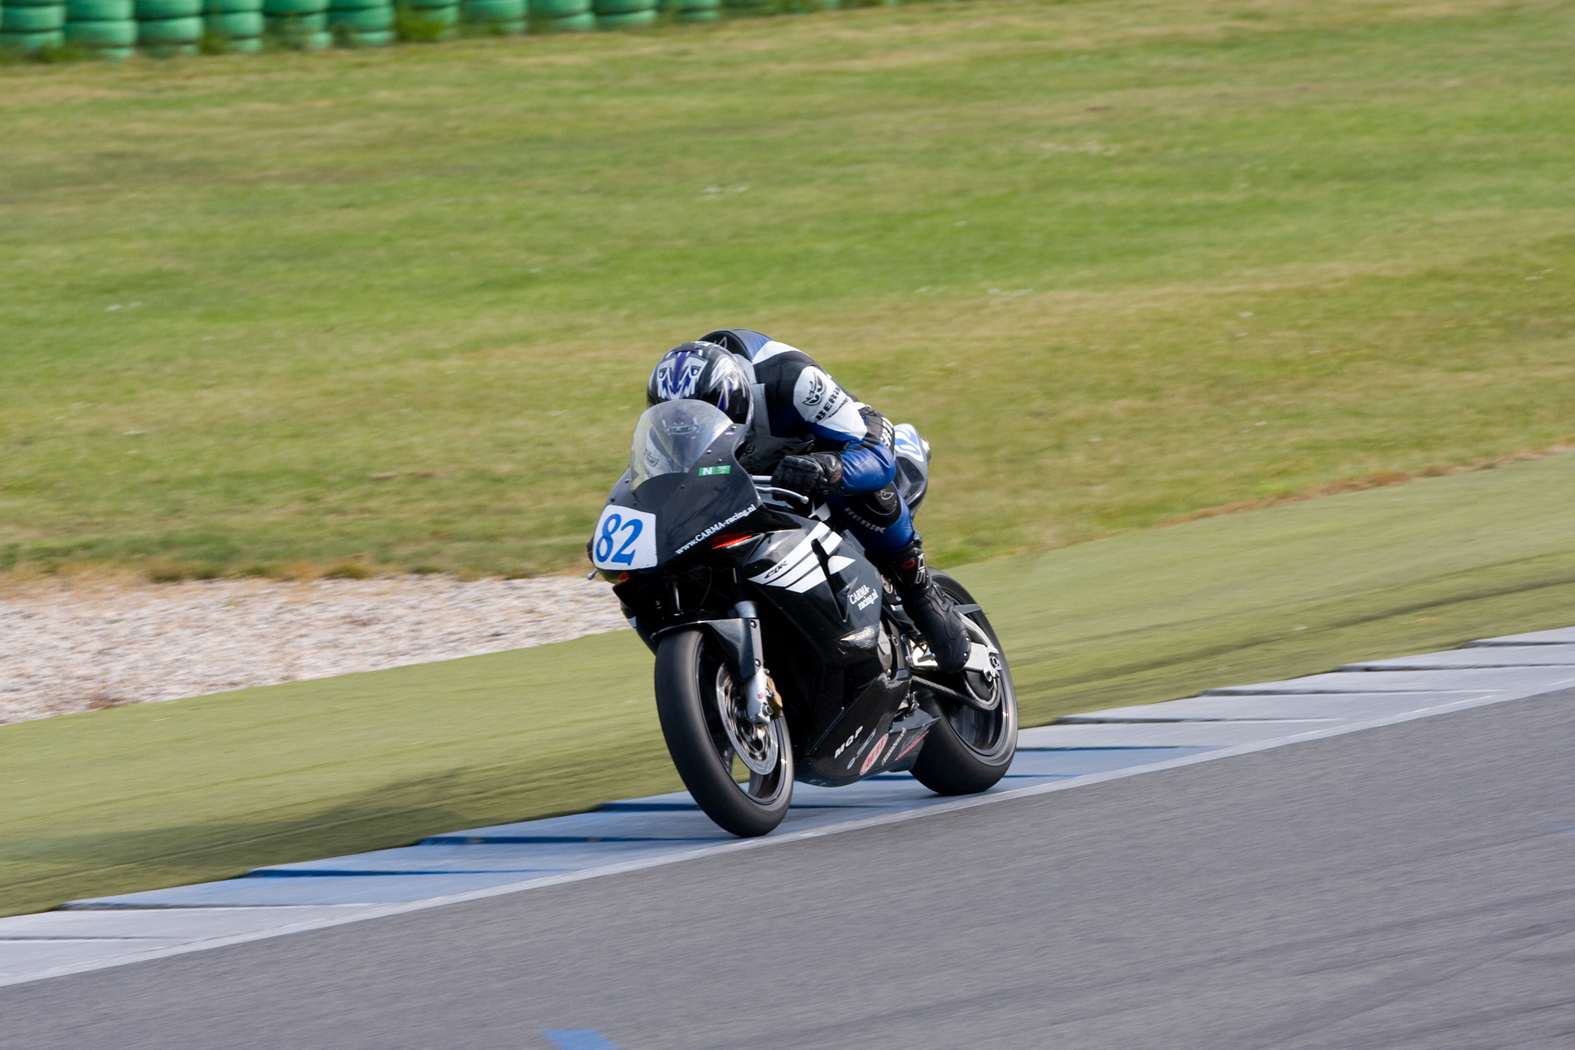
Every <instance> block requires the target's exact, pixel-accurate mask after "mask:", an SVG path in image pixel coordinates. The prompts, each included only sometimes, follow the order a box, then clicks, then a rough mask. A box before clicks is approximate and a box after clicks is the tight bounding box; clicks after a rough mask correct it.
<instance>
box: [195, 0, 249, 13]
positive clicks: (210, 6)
mask: <svg viewBox="0 0 1575 1050" xmlns="http://www.w3.org/2000/svg"><path fill="white" fill-rule="evenodd" d="M202 9H203V11H205V12H206V13H208V14H210V15H230V14H245V13H248V12H256V11H261V10H262V0H208V2H207V3H205V4H203V5H202Z"/></svg>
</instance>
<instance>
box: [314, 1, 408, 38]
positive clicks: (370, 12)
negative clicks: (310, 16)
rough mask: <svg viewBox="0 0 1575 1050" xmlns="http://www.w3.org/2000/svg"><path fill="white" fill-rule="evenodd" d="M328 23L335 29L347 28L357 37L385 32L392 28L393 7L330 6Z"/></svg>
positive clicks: (385, 5)
mask: <svg viewBox="0 0 1575 1050" xmlns="http://www.w3.org/2000/svg"><path fill="white" fill-rule="evenodd" d="M328 24H329V25H330V26H332V27H334V28H336V29H348V30H350V31H352V32H354V33H355V34H356V35H357V36H358V37H364V36H366V34H368V33H387V32H390V31H392V30H393V28H394V9H393V8H392V7H389V6H388V5H387V4H384V5H383V6H382V7H362V8H357V9H355V10H351V11H345V10H342V9H339V8H331V9H330V10H329V12H328Z"/></svg>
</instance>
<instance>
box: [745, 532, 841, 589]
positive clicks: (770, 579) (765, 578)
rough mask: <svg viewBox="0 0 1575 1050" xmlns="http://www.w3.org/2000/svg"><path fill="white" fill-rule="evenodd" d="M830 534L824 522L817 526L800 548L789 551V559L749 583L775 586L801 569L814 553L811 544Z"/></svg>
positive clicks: (752, 578) (753, 577)
mask: <svg viewBox="0 0 1575 1050" xmlns="http://www.w3.org/2000/svg"><path fill="white" fill-rule="evenodd" d="M830 532H831V530H830V529H829V528H827V527H826V525H825V523H823V522H822V523H820V524H817V525H816V526H815V527H814V528H813V529H810V530H809V535H808V536H806V537H805V538H804V539H802V540H800V541H799V544H798V546H796V547H794V548H793V549H792V550H790V551H788V553H787V557H785V558H783V559H782V560H781V561H779V562H777V563H776V564H775V565H773V566H771V568H769V569H767V570H766V571H765V572H763V573H761V574H760V575H758V576H751V577H750V578H749V582H750V583H763V584H775V583H776V582H777V581H778V580H779V579H781V578H782V577H783V576H786V575H788V574H789V573H790V572H795V571H796V570H797V569H798V567H799V563H800V562H801V561H803V560H804V559H805V558H808V557H809V556H810V555H811V554H813V553H814V548H812V547H811V546H810V544H811V543H813V542H814V541H815V540H818V539H820V538H821V537H823V536H825V535H827V534H828V533H830Z"/></svg>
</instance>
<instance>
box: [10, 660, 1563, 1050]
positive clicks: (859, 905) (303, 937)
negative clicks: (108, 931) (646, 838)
mask: <svg viewBox="0 0 1575 1050" xmlns="http://www.w3.org/2000/svg"><path fill="white" fill-rule="evenodd" d="M564 1029H596V1030H598V1031H599V1032H601V1033H602V1034H603V1035H604V1036H605V1037H606V1039H607V1040H608V1042H609V1043H610V1044H611V1045H612V1046H615V1047H617V1048H619V1050H647V1048H651V1050H654V1048H673V1050H702V1048H706V1050H708V1048H718V1050H720V1048H730V1050H731V1048H740V1047H761V1048H775V1047H782V1048H788V1047H792V1048H818V1047H827V1048H832V1047H835V1048H848V1047H859V1048H885V1047H892V1048H897V1047H901V1048H903V1050H910V1048H914V1047H921V1048H928V1047H936V1048H952V1047H956V1048H970V1050H973V1048H977V1050H983V1048H995V1047H1012V1048H1016V1047H1058V1048H1059V1047H1068V1048H1081V1047H1097V1048H1101V1050H1103V1048H1111V1047H1123V1048H1127V1047H1130V1048H1150V1047H1152V1048H1164V1050H1177V1048H1202V1047H1208V1048H1249V1047H1250V1048H1268V1047H1274V1048H1281V1047H1284V1048H1291V1047H1331V1048H1333V1047H1341V1048H1345V1047H1362V1048H1374V1050H1376V1048H1388V1047H1418V1048H1424V1047H1425V1048H1429V1050H1437V1048H1450V1047H1471V1048H1481V1047H1517V1048H1518V1047H1527V1048H1531V1047H1535V1048H1567V1047H1575V690H1566V691H1564V692H1560V693H1554V694H1549V695H1546V696H1541V697H1534V698H1531V699H1524V700H1515V701H1509V702H1505V703H1499V704H1493V705H1491V706H1487V707H1480V708H1475V709H1471V710H1465V711H1460V712H1456V713H1452V714H1446V715H1440V716H1436V717H1431V718H1424V719H1419V720H1415V721H1409V722H1403V723H1399V724H1395V725H1390V726H1384V727H1380V728H1376V729H1370V730H1366V731H1363V732H1357V733H1350V734H1346V735H1341V736H1335V737H1330V738H1326V739H1320V740H1312V741H1308V742H1305V743H1299V744H1293V745H1289V746H1286V747H1280V748H1275V749H1273V750H1269V751H1262V752H1256V753H1252V754H1245V755H1237V756H1234V757H1229V758H1222V759H1220V760H1218V761H1212V762H1205V763H1201V764H1197V765H1191V766H1186V767H1181V768H1175V769H1169V770H1164V771H1159V772H1154V773H1149V774H1144V775H1141V776H1135V777H1129V778H1125V779H1118V780H1111V781H1107V782H1105V783H1100V784H1093V785H1090V786H1088V787H1085V788H1080V789H1078V790H1075V791H1066V792H1060V793H1054V794H1048V795H1043V796H1038V797H1032V798H1024V799H1018V800H1013V801H1003V802H1001V803H998V804H995V805H990V806H984V807H979V808H975V809H968V810H962V811H953V812H938V813H935V814H930V815H926V816H924V817H922V818H919V819H913V820H908V821H903V822H900V823H894V824H889V825H886V826H881V827H874V828H866V829H863V830H861V831H858V832H855V833H846V834H840V835H832V836H827V837H823V838H813V839H806V840H802V841H796V842H789V843H784V844H783V845H781V846H778V847H772V848H766V849H757V850H748V851H741V852H734V853H727V854H721V855H715V856H710V857H706V858H703V859H699V860H695V861H692V862H688V863H681V864H673V865H667V866H664V867H657V868H651V869H648V870H644V871H637V872H631V873H628V874H624V875H615V876H609V877H605V878H600V879H594V880H589V881H583V882H577V883H571V884H566V885H561V886H553V887H547V888H543V889H540V890H535V891H532V892H529V893H523V894H509V895H503V896H496V897H489V898H486V899H482V900H475V901H470V902H467V903H462V904H456V905H452V906H450V907H445V908H439V909H433V910H428V911H421V912H415V913H411V914H406V915H397V916H391V917H387V918H383V919H376V920H371V921H366V922H359V923H353V924H349V925H344V926H336V927H332V928H327V929H321V930H314V931H309V932H304V933H300V934H297V935H295V936H291V937H284V938H275V939H269V940H262V941H255V942H251V943H247V944H239V945H234V946H231V947H227V948H219V949H215V950H211V951H205V952H199V953H194V954H188V955H180V956H174V957H170V958H165V959H159V960H155V961H151V962H145V963H140V964H137V965H133V966H124V967H118V968H114V969H108V970H99V971H95V972H90V973H83V974H78V975H74V976H68V977H60V978H55V979H52V980H47V981H39V982H35V983H30V984H22V985H16V986H13V987H9V988H3V989H0V1046H4V1047H5V1048H6V1050H11V1048H13V1047H14V1048H17V1050H22V1048H26V1050H35V1048H36V1050H54V1048H68V1047H69V1048H74V1050H92V1048H98V1047H104V1048H111V1047H112V1048H116V1050H139V1048H160V1050H184V1048H193V1050H196V1048H201V1050H219V1048H230V1047H246V1048H264V1047H266V1048H291V1050H307V1048H336V1050H337V1048H343V1050H359V1048H367V1050H372V1048H376V1050H395V1048H398V1050H404V1048H412V1050H414V1048H429V1047H430V1048H434V1050H436V1048H444V1050H459V1048H472V1047H474V1048H486V1050H502V1048H530V1050H538V1048H539V1050H549V1048H551V1047H552V1046H553V1043H552V1042H550V1041H549V1040H548V1038H547V1037H546V1036H545V1035H544V1034H543V1033H544V1032H545V1031H547V1030H564ZM586 1045H590V1044H589V1043H587V1044H586ZM604 1045H605V1044H604Z"/></svg>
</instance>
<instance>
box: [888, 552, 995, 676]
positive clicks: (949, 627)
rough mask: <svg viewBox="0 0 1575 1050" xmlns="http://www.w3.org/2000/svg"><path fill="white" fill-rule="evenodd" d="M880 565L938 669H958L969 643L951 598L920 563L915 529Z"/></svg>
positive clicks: (963, 660)
mask: <svg viewBox="0 0 1575 1050" xmlns="http://www.w3.org/2000/svg"><path fill="white" fill-rule="evenodd" d="M883 568H885V570H886V574H887V575H888V576H889V577H890V578H891V582H892V586H893V587H894V588H895V590H896V591H897V597H899V598H901V599H902V607H903V609H905V610H906V611H907V613H908V618H909V619H911V620H912V621H913V624H914V626H915V627H917V628H918V629H919V633H920V634H922V635H924V640H925V642H927V643H928V644H929V647H930V652H931V653H933V654H934V656H935V662H936V664H937V665H938V666H939V667H940V669H941V670H942V671H961V670H962V668H963V665H964V664H966V663H967V662H968V653H969V650H970V649H972V647H973V643H972V642H971V641H970V640H969V638H968V631H967V630H966V629H965V628H964V627H963V622H962V614H961V613H959V612H958V611H957V608H956V606H954V605H953V604H952V600H951V599H950V598H948V597H947V596H946V595H944V594H942V593H941V590H940V588H939V587H937V586H935V581H934V580H932V579H930V573H929V570H928V569H926V568H925V567H924V547H923V546H922V544H921V541H920V538H919V536H918V534H917V533H915V534H914V537H913V540H912V541H911V542H910V543H909V544H908V545H907V546H906V547H904V548H903V549H902V550H900V551H898V552H897V553H896V555H894V556H893V557H892V559H891V560H890V561H888V562H887V563H886V564H885V565H884V566H883Z"/></svg>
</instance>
